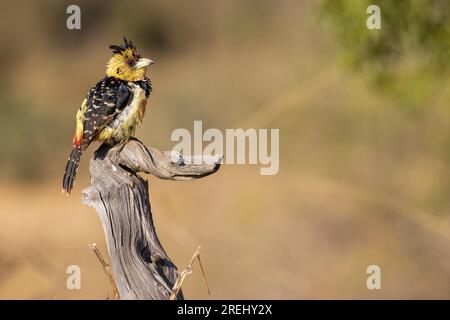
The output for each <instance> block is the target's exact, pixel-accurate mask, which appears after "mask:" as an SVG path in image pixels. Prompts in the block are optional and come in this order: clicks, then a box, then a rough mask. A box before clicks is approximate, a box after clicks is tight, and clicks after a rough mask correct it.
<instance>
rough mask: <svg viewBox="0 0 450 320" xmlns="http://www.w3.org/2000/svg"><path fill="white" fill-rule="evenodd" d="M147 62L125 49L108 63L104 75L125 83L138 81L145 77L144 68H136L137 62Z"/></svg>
mask: <svg viewBox="0 0 450 320" xmlns="http://www.w3.org/2000/svg"><path fill="white" fill-rule="evenodd" d="M142 60H149V59H142V58H140V57H139V55H138V54H137V53H136V51H135V50H134V49H132V48H127V49H125V50H123V51H121V52H118V53H115V54H114V55H113V56H112V58H111V59H110V60H109V62H108V66H107V68H106V75H107V76H108V77H115V78H117V79H121V80H125V81H133V82H134V81H140V80H143V79H144V77H145V67H146V66H147V65H149V64H151V62H152V61H151V60H150V61H149V64H147V65H145V66H143V67H136V66H137V65H138V64H139V61H142Z"/></svg>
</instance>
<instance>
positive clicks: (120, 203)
mask: <svg viewBox="0 0 450 320" xmlns="http://www.w3.org/2000/svg"><path fill="white" fill-rule="evenodd" d="M175 158H177V159H176V160H177V161H175V162H174V161H173V160H174V156H173V154H172V153H170V152H161V151H159V150H157V149H154V148H150V147H145V146H144V145H143V144H142V143H141V142H140V141H138V140H136V139H132V140H130V141H129V142H128V143H127V144H125V145H124V146H123V145H122V146H116V147H112V148H111V147H109V146H108V145H106V144H103V145H101V146H100V148H99V149H98V150H97V151H96V153H95V157H94V158H93V159H92V160H91V163H90V173H91V185H90V186H89V187H88V188H86V189H85V190H83V198H82V201H83V203H84V204H85V205H87V206H90V207H93V208H94V209H95V210H96V211H97V213H98V215H99V217H100V220H101V223H102V225H103V228H104V231H105V236H106V242H107V244H108V251H109V254H110V257H111V265H112V270H113V273H114V278H115V281H116V286H117V288H118V290H119V294H120V298H121V299H158V300H159V299H169V298H170V296H171V293H172V288H173V286H174V284H175V282H176V280H177V279H178V272H177V268H176V266H175V265H174V264H173V262H172V261H171V260H170V259H169V257H168V256H167V254H166V252H165V251H164V249H163V247H162V245H161V243H160V241H159V239H158V237H157V235H156V231H155V226H154V224H153V218H152V213H151V207H150V202H149V194H148V183H147V181H145V180H144V179H143V178H142V177H140V176H139V175H138V173H139V172H145V173H150V174H152V175H154V176H156V177H158V178H161V179H169V180H192V179H198V178H201V177H204V176H207V175H209V174H212V173H214V172H216V171H217V170H218V169H219V166H220V164H219V163H220V159H219V158H216V159H209V160H213V161H210V163H203V164H189V163H186V162H185V161H184V159H183V157H182V156H181V155H177V156H175ZM177 299H183V293H182V292H181V291H179V292H178V294H177Z"/></svg>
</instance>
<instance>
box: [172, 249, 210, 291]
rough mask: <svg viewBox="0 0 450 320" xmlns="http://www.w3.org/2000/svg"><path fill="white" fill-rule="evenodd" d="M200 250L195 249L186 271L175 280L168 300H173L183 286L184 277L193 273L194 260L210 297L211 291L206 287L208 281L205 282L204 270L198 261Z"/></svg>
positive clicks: (200, 261)
mask: <svg viewBox="0 0 450 320" xmlns="http://www.w3.org/2000/svg"><path fill="white" fill-rule="evenodd" d="M201 249H202V248H201V247H200V246H199V247H198V248H197V250H195V252H194V254H193V255H192V258H191V261H190V262H189V264H188V266H187V267H186V269H184V270H183V271H181V272H180V276H179V277H178V278H177V281H176V282H175V284H174V285H173V288H172V294H171V295H170V300H175V298H176V296H177V294H178V292H179V291H180V290H181V287H182V285H183V282H184V280H185V279H186V277H187V276H188V275H189V274H191V273H192V271H193V264H194V261H195V259H197V260H198V264H199V265H200V270H201V272H202V278H203V281H204V283H205V287H206V290H207V291H208V295H209V296H210V295H211V291H210V290H209V286H208V281H207V280H206V275H205V270H204V269H203V264H202V260H201V259H200V250H201Z"/></svg>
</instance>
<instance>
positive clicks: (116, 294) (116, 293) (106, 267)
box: [89, 243, 120, 300]
mask: <svg viewBox="0 0 450 320" xmlns="http://www.w3.org/2000/svg"><path fill="white" fill-rule="evenodd" d="M89 247H90V248H91V249H92V251H94V253H95V255H96V256H97V259H98V261H100V264H101V265H102V267H103V271H104V272H105V274H106V277H107V278H108V281H109V283H110V284H111V287H112V290H113V299H114V300H119V298H120V296H119V290H118V289H117V286H116V282H115V281H114V276H113V274H112V271H111V267H110V265H109V264H107V263H106V261H105V259H104V258H103V255H102V253H101V252H100V250H99V249H98V248H97V245H96V244H95V243H92V244H91V245H89ZM107 299H108V300H109V299H110V298H109V295H107Z"/></svg>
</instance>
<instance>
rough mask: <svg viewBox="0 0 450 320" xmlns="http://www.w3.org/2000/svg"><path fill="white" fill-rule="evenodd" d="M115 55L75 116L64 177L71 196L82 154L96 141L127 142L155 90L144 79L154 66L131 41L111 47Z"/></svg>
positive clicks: (64, 185)
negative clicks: (148, 70) (70, 149)
mask: <svg viewBox="0 0 450 320" xmlns="http://www.w3.org/2000/svg"><path fill="white" fill-rule="evenodd" d="M110 49H112V50H113V56H112V57H111V58H110V60H109V61H108V64H107V68H106V76H105V77H104V78H103V79H102V80H100V81H99V82H98V83H97V84H96V85H95V86H94V87H93V88H92V89H91V90H90V91H89V92H88V94H87V95H86V98H85V99H84V100H83V102H82V104H81V107H80V108H79V110H78V112H77V115H76V130H75V135H74V138H73V149H72V152H71V153H70V156H69V159H68V162H67V165H66V170H65V172H64V178H63V191H64V192H66V193H68V194H69V193H70V191H71V190H72V187H73V183H74V180H75V177H76V173H77V168H78V164H79V162H80V158H81V154H82V153H83V151H84V150H86V148H87V147H88V146H89V145H90V143H91V142H92V141H94V140H97V141H100V142H106V143H108V144H110V145H115V144H119V143H123V142H126V141H127V140H128V139H129V138H130V136H132V135H133V134H134V132H135V130H136V128H137V127H138V126H139V125H140V124H141V123H142V121H143V118H144V114H145V109H146V104H147V98H148V97H149V95H150V92H151V90H152V87H151V83H150V80H149V79H148V78H147V77H146V76H145V73H146V68H147V67H148V66H150V65H151V64H153V63H154V61H152V60H151V59H147V58H142V57H141V56H140V55H139V54H138V52H137V51H136V47H135V46H134V44H133V43H132V42H131V41H128V40H127V39H126V38H124V44H123V45H111V46H110Z"/></svg>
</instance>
